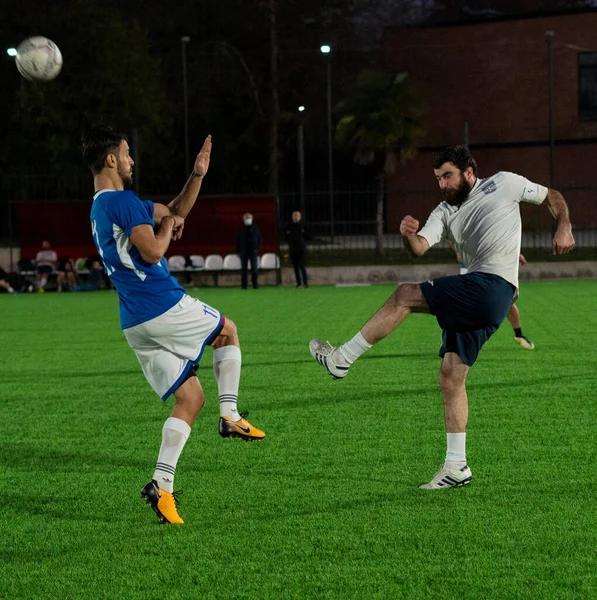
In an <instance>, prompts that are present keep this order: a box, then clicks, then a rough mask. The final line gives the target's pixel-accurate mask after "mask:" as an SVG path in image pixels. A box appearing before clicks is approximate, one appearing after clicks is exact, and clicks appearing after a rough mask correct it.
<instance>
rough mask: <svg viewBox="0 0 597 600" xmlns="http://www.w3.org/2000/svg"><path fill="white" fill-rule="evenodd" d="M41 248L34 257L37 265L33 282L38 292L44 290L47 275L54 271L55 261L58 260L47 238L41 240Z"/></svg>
mask: <svg viewBox="0 0 597 600" xmlns="http://www.w3.org/2000/svg"><path fill="white" fill-rule="evenodd" d="M41 248H42V249H41V250H40V251H39V252H38V253H37V256H36V257H35V263H36V265H37V276H36V278H35V284H36V285H37V291H38V292H45V291H46V289H45V288H46V284H47V283H48V276H49V275H51V274H52V273H53V272H54V269H55V268H56V263H57V262H58V256H57V255H56V252H54V250H52V247H51V245H50V242H48V240H44V241H43V242H42V244H41Z"/></svg>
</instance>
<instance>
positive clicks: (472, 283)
mask: <svg viewBox="0 0 597 600" xmlns="http://www.w3.org/2000/svg"><path fill="white" fill-rule="evenodd" d="M421 291H422V292H423V295H424V296H425V300H427V304H428V305H429V308H430V311H431V314H432V315H435V317H436V319H437V322H438V323H439V326H440V327H441V328H442V330H443V333H442V345H441V348H440V351H439V355H440V356H441V357H443V356H444V354H445V353H446V352H455V353H456V354H457V355H458V356H459V357H460V359H461V360H462V362H464V363H465V364H466V365H468V366H469V367H472V366H473V364H474V363H475V361H476V360H477V356H479V352H480V351H481V348H482V347H483V344H485V342H486V341H487V340H488V339H489V338H490V337H491V336H492V335H493V334H494V333H495V332H496V331H497V328H498V327H499V326H500V325H501V323H502V321H503V320H504V319H505V318H506V315H507V314H508V311H509V310H510V306H512V300H513V299H514V294H515V292H516V288H515V287H514V286H513V285H512V284H511V283H509V282H507V281H506V280H505V279H504V278H503V277H500V276H499V275H494V274H492V273H467V274H466V275H450V276H448V277H439V278H438V279H434V280H433V281H425V282H424V283H421Z"/></svg>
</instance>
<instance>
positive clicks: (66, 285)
mask: <svg viewBox="0 0 597 600" xmlns="http://www.w3.org/2000/svg"><path fill="white" fill-rule="evenodd" d="M56 283H57V285H58V291H59V292H61V291H62V290H64V291H66V292H68V291H69V290H71V289H72V288H74V287H75V286H76V285H77V275H76V273H75V269H74V266H73V261H72V260H71V259H70V258H68V257H67V256H63V257H61V258H60V260H59V261H58V279H57V282H56Z"/></svg>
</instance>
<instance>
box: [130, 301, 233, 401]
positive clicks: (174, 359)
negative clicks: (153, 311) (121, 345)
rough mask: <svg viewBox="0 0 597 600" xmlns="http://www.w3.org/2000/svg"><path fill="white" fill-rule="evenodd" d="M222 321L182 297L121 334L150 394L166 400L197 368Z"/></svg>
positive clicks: (207, 308)
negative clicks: (191, 370)
mask: <svg viewBox="0 0 597 600" xmlns="http://www.w3.org/2000/svg"><path fill="white" fill-rule="evenodd" d="M223 323H224V318H223V317H222V315H221V314H220V313H219V311H217V310H216V309H215V308H212V307H211V306H208V305H207V304H204V303H203V302H201V301H200V300H197V299H196V298H191V296H187V295H185V296H183V297H182V299H181V301H180V302H178V304H175V305H174V306H173V307H172V308H171V309H170V310H168V311H166V312H165V313H164V314H162V315H160V316H159V317H155V319H151V320H150V321H146V322H145V323H140V324H139V325H135V326H134V327H129V328H127V329H125V330H124V331H123V333H124V336H125V337H126V339H127V342H128V343H129V345H130V347H131V348H132V349H133V350H134V352H135V354H136V355H137V359H138V360H139V363H141V368H142V369H143V374H144V375H145V378H146V379H147V381H148V382H149V385H151V387H152V388H153V390H154V392H155V393H156V394H158V396H160V397H161V398H162V400H166V399H167V398H168V396H170V394H172V392H174V391H175V390H176V389H177V388H178V386H179V385H180V384H181V383H182V382H183V381H184V379H185V377H186V376H187V374H188V372H189V369H190V368H191V367H192V366H193V365H197V364H198V363H199V361H200V360H201V355H202V354H203V350H204V349H205V346H206V345H208V344H210V343H211V342H212V341H213V340H214V339H215V338H216V337H217V336H218V335H219V333H220V331H221V329H222V326H223Z"/></svg>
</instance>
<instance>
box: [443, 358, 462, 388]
mask: <svg viewBox="0 0 597 600" xmlns="http://www.w3.org/2000/svg"><path fill="white" fill-rule="evenodd" d="M465 381H466V374H463V373H462V372H461V370H459V369H455V368H454V367H453V366H452V365H450V364H449V363H446V362H444V363H443V364H442V366H441V368H440V370H439V387H440V388H441V390H442V392H448V393H449V392H455V391H456V390H459V389H460V388H462V386H463V385H464V383H465Z"/></svg>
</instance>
